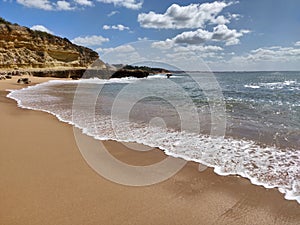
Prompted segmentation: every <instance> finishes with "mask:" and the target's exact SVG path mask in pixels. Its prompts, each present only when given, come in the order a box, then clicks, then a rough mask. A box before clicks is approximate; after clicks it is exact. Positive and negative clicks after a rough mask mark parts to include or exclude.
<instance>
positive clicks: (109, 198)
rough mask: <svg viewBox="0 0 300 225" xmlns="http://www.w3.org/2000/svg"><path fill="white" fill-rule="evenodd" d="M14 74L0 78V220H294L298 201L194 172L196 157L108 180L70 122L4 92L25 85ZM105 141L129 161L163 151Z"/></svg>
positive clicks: (157, 156) (299, 212) (299, 215)
mask: <svg viewBox="0 0 300 225" xmlns="http://www.w3.org/2000/svg"><path fill="white" fill-rule="evenodd" d="M30 79H31V80H32V84H35V83H41V82H45V81H48V80H49V79H48V78H34V77H30ZM16 81H17V78H16V77H13V79H12V80H5V81H0V93H1V95H0V121H1V122H0V123H1V130H0V137H1V138H0V141H1V150H0V224H3V225H10V224H14V225H16V224H22V225H25V224H31V225H32V224H72V225H74V224H91V225H92V224H95V225H96V224H189V225H191V224H249V225H250V224H251V225H253V224H264V225H265V224H278V225H279V224H280V225H285V224H299V221H300V205H299V204H298V203H297V202H296V201H288V200H285V199H284V196H283V194H281V193H280V192H279V191H278V190H276V189H265V188H263V187H261V186H255V185H252V184H251V183H250V181H249V180H247V179H244V178H240V177H238V176H226V177H225V176H218V175H216V174H215V173H214V172H213V170H212V169H207V170H205V171H204V172H199V171H198V164H197V163H194V162H188V163H187V164H186V166H185V167H184V168H183V169H182V170H180V171H179V172H178V173H177V174H176V175H175V176H172V177H171V178H169V179H168V180H166V181H163V182H161V183H158V184H155V185H151V186H146V187H130V186H124V185H120V184H117V183H113V182H111V181H108V180H107V179H105V178H103V177H101V176H100V175H98V174H97V173H96V172H95V171H94V170H92V169H91V168H90V167H89V165H88V164H87V163H86V162H85V160H84V159H83V157H82V155H81V154H80V151H79V150H78V147H77V145H76V141H75V138H74V135H73V128H72V126H71V125H69V124H66V123H62V122H59V121H58V119H57V118H56V117H54V116H53V115H50V114H47V113H44V112H38V111H32V110H27V109H21V108H18V107H17V103H16V102H15V101H14V100H12V99H8V98H6V95H7V94H8V92H7V91H6V90H7V89H19V88H22V87H24V85H17V84H16ZM87 138H90V139H92V138H91V137H87ZM103 144H104V145H105V146H106V148H107V149H108V150H109V151H110V152H112V153H113V155H115V156H116V157H117V158H118V159H119V160H121V161H125V162H128V163H130V164H133V165H140V164H141V163H142V164H146V165H147V164H149V163H153V162H155V161H160V160H162V159H163V158H164V157H165V156H164V154H163V152H162V151H160V150H158V149H155V150H152V151H148V152H135V151H133V150H130V149H127V148H126V147H125V146H124V145H123V144H122V143H118V142H114V141H104V142H103Z"/></svg>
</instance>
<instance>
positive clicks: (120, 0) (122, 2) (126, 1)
mask: <svg viewBox="0 0 300 225" xmlns="http://www.w3.org/2000/svg"><path fill="white" fill-rule="evenodd" d="M97 1H98V2H103V3H112V4H114V5H115V6H122V7H125V8H128V9H134V10H137V9H140V8H142V5H143V1H139V0H97Z"/></svg>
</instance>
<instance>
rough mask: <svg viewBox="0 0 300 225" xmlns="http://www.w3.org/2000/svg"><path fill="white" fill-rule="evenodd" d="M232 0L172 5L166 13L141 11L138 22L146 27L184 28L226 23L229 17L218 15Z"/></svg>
mask: <svg viewBox="0 0 300 225" xmlns="http://www.w3.org/2000/svg"><path fill="white" fill-rule="evenodd" d="M231 4H232V2H229V3H225V2H217V1H216V2H212V3H203V4H190V5H188V6H179V5H177V4H173V5H171V6H170V7H169V8H168V9H167V11H166V12H165V13H164V14H157V13H155V12H152V11H151V12H149V13H141V14H139V15H138V22H139V23H140V25H141V26H142V27H145V28H156V29H182V28H190V29H195V28H203V27H205V24H207V23H212V24H225V23H229V22H230V21H229V19H227V18H225V17H224V16H218V14H220V13H221V11H222V10H223V9H224V8H225V7H227V6H229V5H231Z"/></svg>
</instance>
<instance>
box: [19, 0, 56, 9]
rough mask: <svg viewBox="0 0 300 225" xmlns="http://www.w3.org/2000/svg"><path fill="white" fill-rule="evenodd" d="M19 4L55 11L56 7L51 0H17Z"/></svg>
mask: <svg viewBox="0 0 300 225" xmlns="http://www.w3.org/2000/svg"><path fill="white" fill-rule="evenodd" d="M17 3H19V4H21V5H24V6H26V7H29V8H37V9H43V10H53V9H54V7H53V5H52V4H51V2H50V1H49V0H17Z"/></svg>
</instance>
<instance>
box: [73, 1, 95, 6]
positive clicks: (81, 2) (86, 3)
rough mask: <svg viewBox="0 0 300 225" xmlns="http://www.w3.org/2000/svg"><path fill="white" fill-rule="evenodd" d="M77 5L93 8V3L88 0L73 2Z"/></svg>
mask: <svg viewBox="0 0 300 225" xmlns="http://www.w3.org/2000/svg"><path fill="white" fill-rule="evenodd" d="M74 1H75V2H76V3H77V4H79V5H83V6H93V5H94V3H93V2H92V1H90V0H74Z"/></svg>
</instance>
